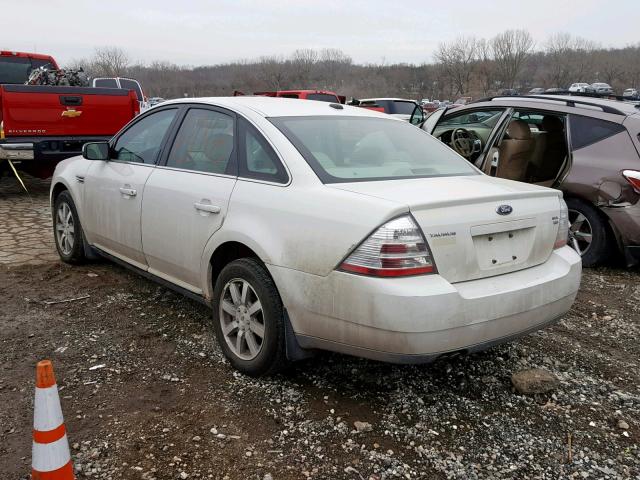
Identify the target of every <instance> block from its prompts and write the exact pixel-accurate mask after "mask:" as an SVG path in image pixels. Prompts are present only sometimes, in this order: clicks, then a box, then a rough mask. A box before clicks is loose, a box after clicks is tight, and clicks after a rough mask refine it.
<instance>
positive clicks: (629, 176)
mask: <svg viewBox="0 0 640 480" xmlns="http://www.w3.org/2000/svg"><path fill="white" fill-rule="evenodd" d="M622 175H623V176H624V178H625V179H626V180H627V182H629V183H630V184H631V186H632V187H633V191H634V192H636V193H640V172H638V171H636V170H624V171H623V172H622Z"/></svg>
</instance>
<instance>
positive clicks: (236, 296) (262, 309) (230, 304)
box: [212, 258, 286, 377]
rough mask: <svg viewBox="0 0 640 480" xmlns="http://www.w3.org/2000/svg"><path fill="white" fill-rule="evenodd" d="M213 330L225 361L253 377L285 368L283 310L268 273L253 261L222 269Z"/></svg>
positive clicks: (217, 288)
mask: <svg viewBox="0 0 640 480" xmlns="http://www.w3.org/2000/svg"><path fill="white" fill-rule="evenodd" d="M212 307H213V328H214V331H215V334H216V337H217V339H218V343H219V344H220V348H221V349H222V352H223V353H224V355H225V357H227V359H228V360H229V362H231V364H232V365H233V366H234V367H235V368H236V369H237V370H239V371H241V372H243V373H246V374H247V375H251V376H256V377H257V376H262V375H271V374H274V373H276V372H278V371H279V370H281V369H282V368H283V367H284V365H285V364H286V350H285V329H284V307H283V305H282V300H281V299H280V295H279V293H278V290H277V289H276V286H275V284H274V283H273V280H272V278H271V276H270V275H269V272H268V271H267V269H266V268H265V267H264V265H263V264H262V263H260V262H259V261H258V260H256V259H253V258H242V259H239V260H234V261H233V262H231V263H229V264H228V265H227V266H226V267H224V268H223V269H222V271H221V272H220V275H218V278H217V280H216V284H215V288H214V291H213V304H212Z"/></svg>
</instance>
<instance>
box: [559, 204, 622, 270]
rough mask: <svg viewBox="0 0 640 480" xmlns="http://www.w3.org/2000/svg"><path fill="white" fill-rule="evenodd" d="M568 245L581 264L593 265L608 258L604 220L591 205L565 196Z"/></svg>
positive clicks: (608, 248) (609, 244) (608, 241)
mask: <svg viewBox="0 0 640 480" xmlns="http://www.w3.org/2000/svg"><path fill="white" fill-rule="evenodd" d="M566 202H567V208H568V209H569V245H570V246H571V247H573V249H574V250H575V251H576V252H578V253H579V254H580V256H581V257H582V265H583V266H585V267H594V266H596V265H598V264H601V263H602V262H604V261H605V260H607V258H609V256H610V254H611V251H610V248H611V241H610V237H609V230H608V228H607V223H606V220H605V219H604V218H603V215H602V214H601V213H600V212H599V211H598V210H597V209H596V208H595V207H594V206H592V205H590V204H588V203H586V202H583V201H581V200H577V199H574V198H567V199H566Z"/></svg>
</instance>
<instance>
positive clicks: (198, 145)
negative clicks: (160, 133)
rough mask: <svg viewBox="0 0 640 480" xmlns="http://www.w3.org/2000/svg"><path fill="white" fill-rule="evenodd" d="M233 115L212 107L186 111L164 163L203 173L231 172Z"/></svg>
mask: <svg viewBox="0 0 640 480" xmlns="http://www.w3.org/2000/svg"><path fill="white" fill-rule="evenodd" d="M233 142H234V140H233V118H232V117H230V116H229V115H226V114H224V113H221V112H217V111H215V110H205V109H202V108H192V109H190V110H189V111H188V112H187V115H186V116H185V118H184V120H183V122H182V125H181V126H180V130H179V131H178V134H177V135H176V139H175V141H174V142H173V147H171V153H170V154H169V158H168V159H167V166H168V167H173V168H180V169H184V170H193V171H197V172H205V173H217V174H230V173H232V172H231V169H232V168H233V165H232V156H233Z"/></svg>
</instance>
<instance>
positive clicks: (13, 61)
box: [0, 57, 53, 84]
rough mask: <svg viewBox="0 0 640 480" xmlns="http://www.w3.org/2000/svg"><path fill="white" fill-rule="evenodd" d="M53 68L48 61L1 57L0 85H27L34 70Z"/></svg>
mask: <svg viewBox="0 0 640 480" xmlns="http://www.w3.org/2000/svg"><path fill="white" fill-rule="evenodd" d="M39 67H48V68H53V67H52V66H51V64H50V63H49V62H47V61H46V60H39V59H33V60H31V59H30V58H24V57H0V84H3V83H13V84H17V83H26V81H27V80H29V75H30V74H31V71H32V70H33V69H34V68H39Z"/></svg>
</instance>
